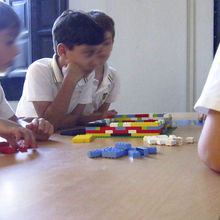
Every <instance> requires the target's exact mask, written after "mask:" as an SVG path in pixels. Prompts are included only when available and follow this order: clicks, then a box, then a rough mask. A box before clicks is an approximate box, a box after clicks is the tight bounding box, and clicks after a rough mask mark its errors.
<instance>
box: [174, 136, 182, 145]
mask: <svg viewBox="0 0 220 220" xmlns="http://www.w3.org/2000/svg"><path fill="white" fill-rule="evenodd" d="M174 140H175V141H176V144H177V145H179V146H180V145H183V138H182V137H175V138H174Z"/></svg>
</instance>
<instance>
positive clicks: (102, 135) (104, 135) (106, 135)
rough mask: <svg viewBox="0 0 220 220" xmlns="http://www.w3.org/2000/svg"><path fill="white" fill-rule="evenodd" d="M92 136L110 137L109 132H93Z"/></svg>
mask: <svg viewBox="0 0 220 220" xmlns="http://www.w3.org/2000/svg"><path fill="white" fill-rule="evenodd" d="M93 137H111V134H103V133H100V134H98V133H96V134H93Z"/></svg>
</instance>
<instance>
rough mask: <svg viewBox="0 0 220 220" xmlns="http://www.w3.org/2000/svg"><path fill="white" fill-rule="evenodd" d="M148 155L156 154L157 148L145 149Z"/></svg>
mask: <svg viewBox="0 0 220 220" xmlns="http://www.w3.org/2000/svg"><path fill="white" fill-rule="evenodd" d="M147 149H148V153H149V154H156V153H157V148H156V147H147Z"/></svg>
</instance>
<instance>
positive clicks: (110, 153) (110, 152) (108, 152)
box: [102, 147, 127, 159]
mask: <svg viewBox="0 0 220 220" xmlns="http://www.w3.org/2000/svg"><path fill="white" fill-rule="evenodd" d="M126 155H127V153H126V151H125V150H123V149H117V148H114V147H106V148H104V150H103V151H102V157H107V158H114V159H116V158H119V157H123V156H126Z"/></svg>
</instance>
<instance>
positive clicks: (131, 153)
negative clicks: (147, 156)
mask: <svg viewBox="0 0 220 220" xmlns="http://www.w3.org/2000/svg"><path fill="white" fill-rule="evenodd" d="M128 155H129V156H130V157H132V158H141V153H140V152H139V151H137V150H133V149H132V150H129V151H128Z"/></svg>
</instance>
